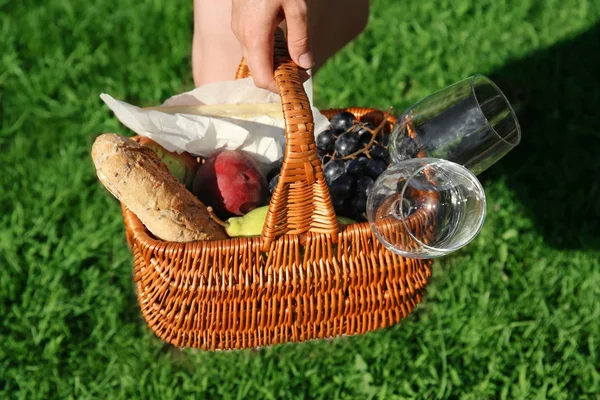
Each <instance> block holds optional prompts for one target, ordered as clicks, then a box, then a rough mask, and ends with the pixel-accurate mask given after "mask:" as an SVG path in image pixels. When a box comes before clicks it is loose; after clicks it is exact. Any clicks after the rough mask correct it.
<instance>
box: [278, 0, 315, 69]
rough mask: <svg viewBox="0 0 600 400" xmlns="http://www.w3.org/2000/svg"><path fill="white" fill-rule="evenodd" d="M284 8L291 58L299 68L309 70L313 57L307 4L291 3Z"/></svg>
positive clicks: (301, 0) (298, 1) (300, 1)
mask: <svg viewBox="0 0 600 400" xmlns="http://www.w3.org/2000/svg"><path fill="white" fill-rule="evenodd" d="M284 7H285V8H284V13H285V20H286V24H287V43H288V50H289V52H290V57H291V58H292V60H294V62H295V63H296V64H297V65H298V66H300V67H302V68H304V69H309V68H311V67H312V65H313V56H312V52H311V51H310V41H309V36H308V14H307V13H308V10H307V6H306V2H305V1H304V0H297V1H289V2H287V3H286V5H285V6H284Z"/></svg>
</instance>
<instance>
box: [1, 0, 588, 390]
mask: <svg viewBox="0 0 600 400" xmlns="http://www.w3.org/2000/svg"><path fill="white" fill-rule="evenodd" d="M191 21H192V2H191V1H183V0H178V1H160V0H151V1H145V2H138V1H133V0H120V1H116V0H101V1H95V2H88V1H83V0H47V1H44V2H41V1H34V0H21V1H8V0H0V113H1V114H0V124H1V126H0V167H1V173H0V398H22V399H51V398H77V399H85V398H94V399H96V398H110V399H117V398H124V399H134V398H139V399H147V398H160V399H171V398H249V399H254V398H266V399H276V398H277V399H278V398H323V399H335V398H357V399H369V398H377V399H404V398H423V399H433V398H441V399H447V398H462V399H486V398H490V399H495V398H504V399H521V398H523V399H544V398H552V399H567V398H576V399H579V398H581V399H583V398H589V399H599V398H600V373H599V369H598V368H599V365H600V301H599V299H600V183H599V182H600V178H599V176H600V157H599V156H598V151H599V149H600V134H599V132H600V130H599V129H600V111H599V109H600V72H599V71H600V3H598V1H597V0H561V1H558V0H484V1H482V0H432V1H428V0H422V1H408V0H379V1H373V2H372V10H371V16H370V21H369V26H368V28H367V29H366V31H365V32H364V33H363V34H362V35H361V36H360V37H359V38H358V39H357V40H356V41H355V42H354V43H352V44H351V45H349V46H348V47H346V48H345V49H344V50H343V51H341V52H340V53H339V54H338V55H336V56H335V57H334V58H333V59H331V60H330V61H329V62H328V63H327V64H326V66H325V67H324V68H323V69H322V70H321V71H320V72H319V74H318V75H317V77H316V82H315V86H316V99H317V100H316V101H317V106H319V107H321V108H327V107H342V106H351V105H353V106H374V107H380V108H385V109H387V107H389V106H394V107H395V109H396V110H398V111H401V110H403V109H404V108H406V107H408V106H410V105H411V104H413V103H414V102H415V101H417V100H419V99H421V98H422V97H424V96H426V95H428V94H430V93H432V92H434V91H436V90H438V89H440V88H442V87H444V86H445V85H448V84H450V83H452V82H455V81H457V80H460V79H463V78H466V77H468V76H470V75H472V74H474V73H477V72H479V73H484V74H487V75H489V76H491V77H492V79H493V80H494V81H496V82H497V83H498V84H499V86H500V87H501V88H502V89H504V90H505V92H506V94H507V96H508V97H509V99H510V100H511V101H512V102H513V103H514V105H515V107H516V108H517V112H518V115H519V120H520V122H521V125H522V130H523V141H522V143H521V145H520V146H519V147H518V148H517V149H516V150H514V151H513V152H512V153H510V154H509V155H508V156H507V157H506V158H505V159H503V160H502V161H501V162H500V163H498V164H497V165H495V166H494V167H493V168H491V169H490V170H488V171H487V172H486V173H485V174H484V175H482V176H481V179H482V181H483V183H484V187H485V190H486V193H487V197H488V218H487V221H486V223H485V226H484V228H483V230H482V232H481V234H480V235H479V236H478V237H477V238H476V240H475V241H474V242H472V243H471V244H470V245H469V246H468V247H467V248H465V249H463V250H461V251H459V252H458V253H456V254H453V255H451V256H448V257H445V258H443V259H440V260H439V261H437V262H436V263H435V264H434V269H433V277H432V279H431V283H430V285H429V286H428V291H427V294H426V297H425V300H424V302H423V303H422V304H420V305H419V306H418V307H417V309H416V310H415V312H414V313H413V314H412V315H410V316H409V317H408V318H406V319H405V320H404V321H402V322H401V323H400V324H398V325H396V326H394V327H391V328H387V329H384V330H380V331H377V332H374V333H369V334H366V335H363V336H357V337H345V338H339V339H335V340H332V341H313V342H308V343H303V344H287V345H279V346H274V347H271V348H265V349H260V350H244V351H234V352H217V353H212V352H203V351H193V350H180V349H176V348H174V347H172V346H170V345H166V344H164V343H162V342H161V341H160V340H158V339H157V338H156V337H155V336H154V335H153V334H152V332H150V331H149V329H148V328H147V327H146V325H145V323H144V321H143V319H142V318H141V315H140V313H139V308H138V305H137V303H136V300H135V296H134V286H133V283H132V279H131V278H132V257H131V255H130V253H129V250H128V248H127V246H126V243H125V237H124V228H123V223H122V218H121V215H120V209H119V206H118V203H117V202H116V201H115V199H113V198H112V197H111V196H110V195H109V194H108V193H107V191H106V190H105V189H104V188H103V187H102V186H101V185H100V184H99V182H98V181H97V179H96V177H95V172H94V169H93V165H92V163H91V159H90V146H91V144H92V142H93V140H94V138H95V137H96V136H97V135H98V134H99V133H101V132H117V133H122V134H126V135H131V132H129V131H128V130H127V129H126V128H124V127H123V126H121V125H120V123H119V122H118V121H117V120H116V119H115V118H114V117H113V116H112V114H111V113H110V112H109V110H108V109H107V108H106V107H105V106H104V105H103V104H102V103H101V101H100V99H99V97H98V95H99V94H100V93H102V92H106V93H110V94H111V95H113V96H114V97H116V98H119V99H124V100H126V101H128V102H130V103H133V104H138V105H144V106H145V105H156V104H159V103H160V102H162V101H163V100H164V99H165V98H167V97H170V96H172V95H173V94H176V93H180V92H183V91H186V90H189V89H191V88H192V87H193V83H192V77H191V69H190V45H191V32H192V25H191Z"/></svg>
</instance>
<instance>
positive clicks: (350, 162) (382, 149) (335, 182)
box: [316, 111, 390, 221]
mask: <svg viewBox="0 0 600 400" xmlns="http://www.w3.org/2000/svg"><path fill="white" fill-rule="evenodd" d="M330 125H331V126H330V128H329V129H328V130H325V131H323V132H321V133H319V134H318V135H317V137H316V146H317V152H318V154H319V157H320V158H321V162H322V163H323V173H324V175H325V181H326V182H327V186H328V187H329V193H330V194H331V200H332V202H333V205H334V207H335V210H336V213H338V214H339V215H343V216H345V217H350V218H353V219H355V220H358V221H364V220H365V217H364V214H365V211H366V202H367V196H368V194H369V190H370V188H371V186H372V185H373V182H374V181H375V180H376V179H377V178H378V177H379V175H381V174H382V173H383V171H385V170H386V169H387V167H388V165H389V164H390V156H389V153H388V149H387V136H388V135H387V134H383V133H382V132H378V133H377V135H376V137H375V139H374V140H373V135H372V133H371V132H372V131H374V130H375V128H376V127H375V126H374V125H373V124H372V123H370V122H366V123H360V122H358V121H357V118H356V117H355V116H354V115H353V114H352V113H350V112H348V111H342V112H340V113H338V114H336V115H334V116H333V117H332V118H331V121H330Z"/></svg>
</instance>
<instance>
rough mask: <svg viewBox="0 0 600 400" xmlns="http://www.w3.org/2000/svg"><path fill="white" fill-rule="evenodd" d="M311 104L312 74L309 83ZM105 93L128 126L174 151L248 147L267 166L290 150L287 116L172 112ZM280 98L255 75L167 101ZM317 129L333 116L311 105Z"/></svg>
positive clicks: (174, 103)
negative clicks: (261, 85) (259, 85)
mask: <svg viewBox="0 0 600 400" xmlns="http://www.w3.org/2000/svg"><path fill="white" fill-rule="evenodd" d="M304 87H305V90H306V92H307V95H308V98H309V100H310V102H311V107H312V78H311V79H309V80H308V81H307V82H306V83H305V84H304ZM100 98H101V99H102V100H103V101H104V103H105V104H106V105H107V106H108V107H109V108H110V109H111V110H112V111H113V113H114V114H115V116H116V117H117V118H118V119H119V121H121V123H123V125H125V126H127V127H128V128H129V129H131V130H132V131H134V132H135V133H137V134H138V135H141V136H146V137H148V138H150V139H152V140H154V141H156V142H157V143H158V144H160V145H161V146H163V147H165V148H166V149H167V150H169V151H176V152H178V153H181V152H183V151H187V152H189V153H191V154H196V155H200V156H203V157H209V156H211V155H212V154H213V153H214V152H215V151H217V150H221V149H227V150H236V149H239V150H244V151H246V152H248V153H250V154H251V155H252V156H253V157H254V158H255V159H256V160H257V161H258V162H260V163H261V164H263V167H264V168H268V165H269V164H271V163H273V162H275V161H277V160H279V159H281V158H282V157H283V154H284V149H285V134H284V121H283V119H282V118H273V117H271V116H267V115H265V116H256V117H247V118H243V119H240V118H224V117H209V116H201V115H193V114H182V113H177V114H169V113H165V112H161V111H156V110H147V109H142V108H140V107H137V106H134V105H131V104H128V103H126V102H124V101H120V100H116V99H114V98H113V97H111V96H110V95H108V94H105V93H103V94H101V95H100ZM264 103H281V99H280V97H279V95H278V94H275V93H272V92H270V91H268V90H265V89H260V88H257V87H256V86H255V85H254V83H253V81H252V78H246V79H237V80H232V81H224V82H216V83H211V84H208V85H204V86H202V87H199V88H196V89H194V90H191V91H189V92H186V93H182V94H178V95H176V96H173V97H171V98H169V99H167V100H166V101H165V102H164V103H163V106H190V105H200V104H207V105H211V104H264ZM312 111H313V118H314V122H315V134H318V133H319V132H322V131H323V130H325V129H327V128H328V127H329V121H328V120H327V118H325V117H324V116H323V115H322V114H321V113H320V112H319V110H318V109H316V108H315V107H312Z"/></svg>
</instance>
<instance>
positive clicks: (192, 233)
mask: <svg viewBox="0 0 600 400" xmlns="http://www.w3.org/2000/svg"><path fill="white" fill-rule="evenodd" d="M92 159H93V160H94V165H95V166H96V173H97V175H98V179H99V180H100V181H101V182H102V183H103V184H104V186H105V187H106V189H108V191H109V192H110V193H112V195H113V196H115V197H116V198H117V199H119V201H121V202H122V203H123V204H124V205H125V206H127V208H129V209H130V210H131V211H132V212H133V213H134V214H135V215H136V216H137V217H138V218H139V219H140V221H142V223H143V224H144V225H145V226H146V228H148V230H149V231H150V232H152V234H154V236H156V237H157V238H159V239H161V240H165V241H169V242H190V241H194V240H219V239H226V238H227V234H226V233H225V231H224V230H223V228H222V227H221V226H220V225H218V224H217V223H216V222H215V221H214V220H213V219H212V218H211V217H210V215H209V213H208V211H207V209H206V206H205V205H204V204H202V202H201V201H200V200H198V198H197V197H196V196H194V195H193V194H192V193H191V192H189V191H188V190H187V189H186V188H185V186H184V185H183V184H182V183H180V182H179V181H178V180H177V179H176V178H175V177H174V176H173V175H171V173H170V172H169V169H168V168H167V166H166V165H165V164H164V163H163V162H162V161H161V160H160V158H159V157H158V156H157V155H156V153H155V152H154V151H153V150H152V149H150V148H147V147H145V146H141V145H140V144H138V143H136V142H135V141H133V140H131V139H129V138H126V137H123V136H119V135H115V134H109V133H105V134H102V135H100V136H98V137H97V138H96V141H95V142H94V145H93V146H92Z"/></svg>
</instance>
